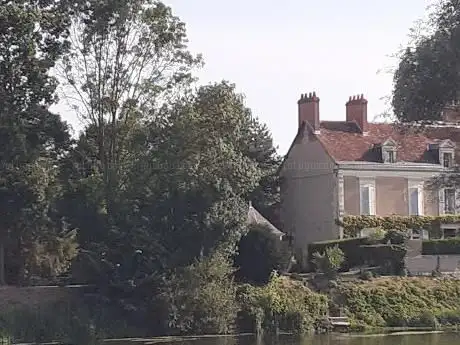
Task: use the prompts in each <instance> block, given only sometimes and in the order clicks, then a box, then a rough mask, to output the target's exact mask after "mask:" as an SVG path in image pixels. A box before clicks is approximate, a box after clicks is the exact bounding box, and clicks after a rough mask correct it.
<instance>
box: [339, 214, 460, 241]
mask: <svg viewBox="0 0 460 345" xmlns="http://www.w3.org/2000/svg"><path fill="white" fill-rule="evenodd" d="M457 223H460V215H445V216H396V215H394V216H385V217H381V216H345V217H343V219H341V220H337V224H338V225H339V226H341V227H343V229H344V234H345V236H347V237H354V236H356V235H357V234H358V233H359V231H361V230H362V229H365V228H382V229H384V230H399V231H408V230H410V229H424V230H427V231H428V232H429V233H430V235H431V234H435V233H438V232H439V227H440V225H441V224H457Z"/></svg>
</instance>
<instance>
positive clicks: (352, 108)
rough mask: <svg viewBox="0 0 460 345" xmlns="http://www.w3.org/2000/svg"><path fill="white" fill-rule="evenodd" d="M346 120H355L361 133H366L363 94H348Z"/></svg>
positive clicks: (366, 125)
mask: <svg viewBox="0 0 460 345" xmlns="http://www.w3.org/2000/svg"><path fill="white" fill-rule="evenodd" d="M346 107H347V122H348V121H356V123H357V124H358V126H359V129H360V130H361V133H362V134H364V135H365V134H366V133H367V131H368V124H367V99H365V98H364V96H363V95H362V94H361V95H358V96H353V97H351V96H350V99H349V100H348V102H347V104H346Z"/></svg>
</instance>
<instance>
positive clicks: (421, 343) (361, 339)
mask: <svg viewBox="0 0 460 345" xmlns="http://www.w3.org/2000/svg"><path fill="white" fill-rule="evenodd" d="M459 344H460V334H454V333H450V334H448V333H431V334H406V335H396V334H395V335H384V336H382V335H374V336H367V335H356V336H353V335H329V336H327V335H325V336H314V337H310V338H303V339H300V338H297V337H293V336H280V337H279V338H278V339H264V340H263V341H258V340H256V339H255V338H254V337H253V336H241V337H238V338H234V337H219V338H215V337H205V338H188V339H187V340H178V341H165V340H164V339H163V340H159V339H152V340H150V341H143V342H140V341H138V340H137V341H132V342H127V341H124V342H120V343H118V342H113V343H112V344H111V345H459Z"/></svg>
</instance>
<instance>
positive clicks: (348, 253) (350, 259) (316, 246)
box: [308, 237, 372, 270]
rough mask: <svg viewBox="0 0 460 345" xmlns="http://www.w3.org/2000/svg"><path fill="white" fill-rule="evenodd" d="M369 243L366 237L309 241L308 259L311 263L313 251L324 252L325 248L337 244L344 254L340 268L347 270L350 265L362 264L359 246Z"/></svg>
mask: <svg viewBox="0 0 460 345" xmlns="http://www.w3.org/2000/svg"><path fill="white" fill-rule="evenodd" d="M371 243H372V241H371V240H369V239H368V238H366V237H360V238H349V239H344V240H335V241H325V242H315V243H311V244H309V245H308V261H309V262H310V263H313V253H324V252H325V251H326V249H327V248H333V247H335V246H338V247H339V248H340V250H342V252H343V254H344V256H345V261H344V262H343V263H342V266H341V270H348V269H350V268H352V267H357V266H362V265H363V260H362V255H361V252H360V250H359V248H360V246H362V245H366V244H371Z"/></svg>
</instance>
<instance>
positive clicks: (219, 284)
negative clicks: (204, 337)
mask: <svg viewBox="0 0 460 345" xmlns="http://www.w3.org/2000/svg"><path fill="white" fill-rule="evenodd" d="M232 275H233V267H232V265H231V262H230V260H229V259H228V258H227V257H226V256H224V255H222V254H220V253H214V254H212V255H211V256H209V257H207V258H203V259H200V260H199V261H197V262H196V263H195V264H193V265H191V266H189V267H186V268H184V269H183V270H181V271H180V272H178V273H176V274H174V275H173V276H171V277H170V278H169V281H168V282H167V283H166V286H165V288H164V291H163V293H162V300H163V303H165V304H166V309H167V312H168V315H167V320H168V328H169V329H170V331H172V332H175V333H187V334H228V333H231V332H232V331H233V330H234V325H235V319H236V314H237V311H238V305H237V302H236V285H235V284H234V282H233V278H232Z"/></svg>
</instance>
